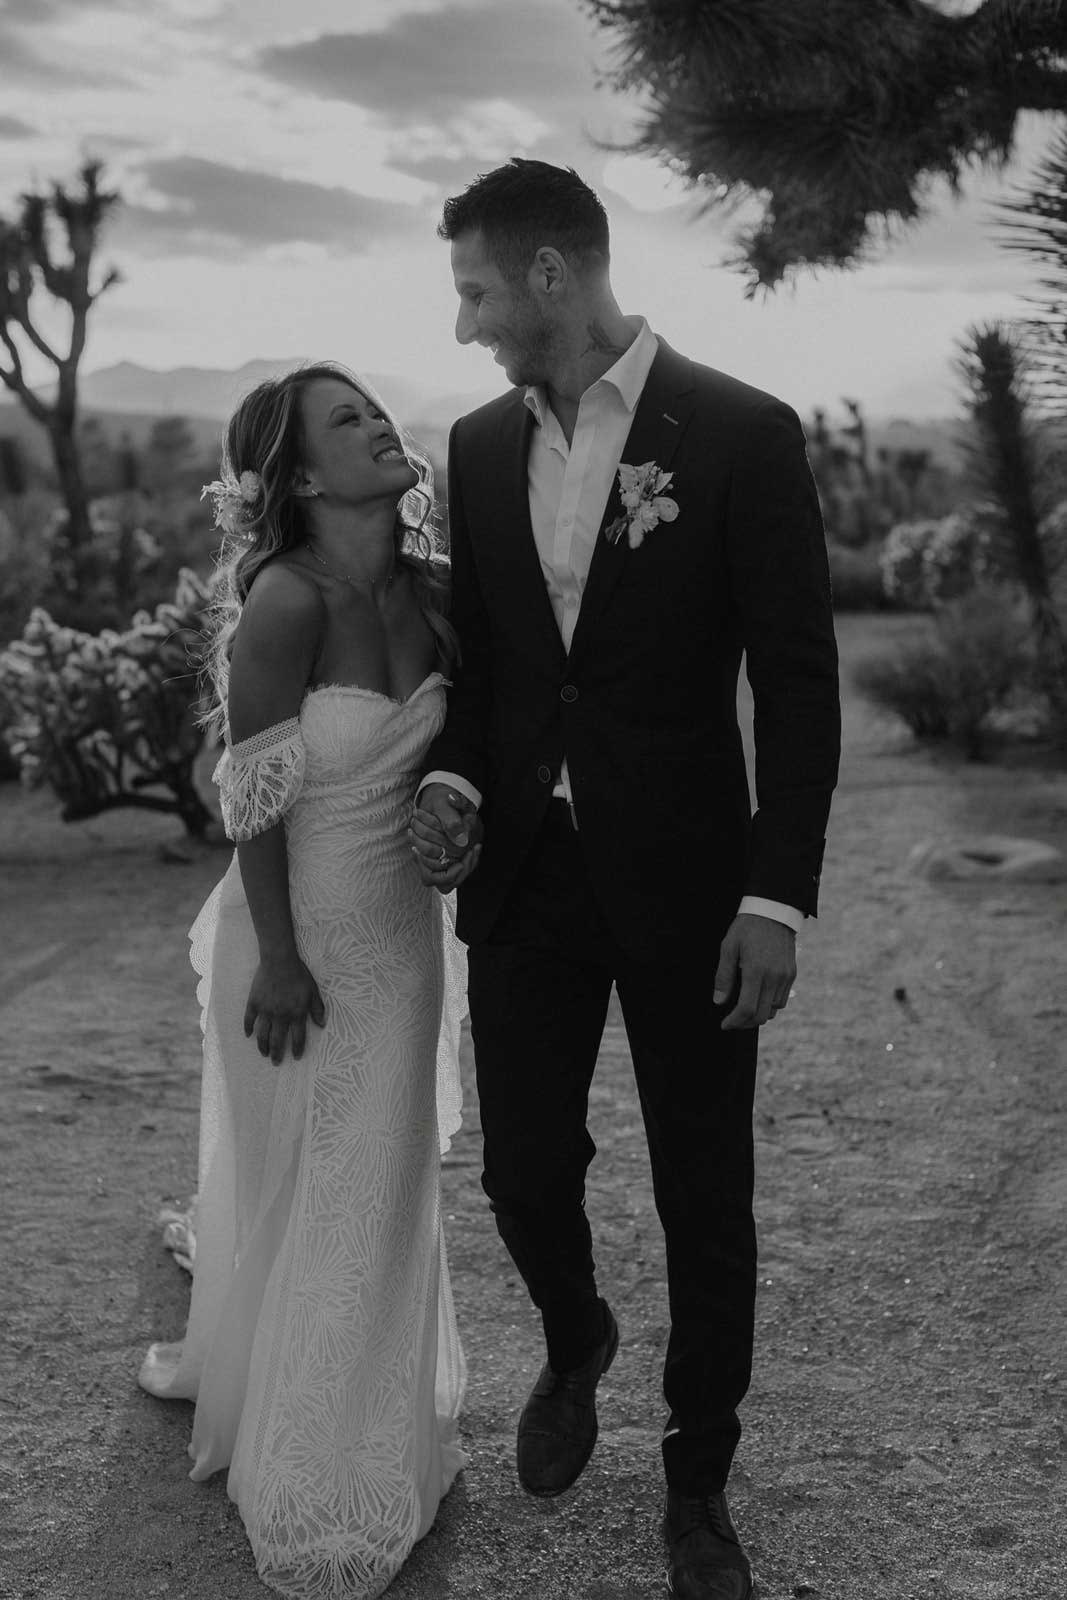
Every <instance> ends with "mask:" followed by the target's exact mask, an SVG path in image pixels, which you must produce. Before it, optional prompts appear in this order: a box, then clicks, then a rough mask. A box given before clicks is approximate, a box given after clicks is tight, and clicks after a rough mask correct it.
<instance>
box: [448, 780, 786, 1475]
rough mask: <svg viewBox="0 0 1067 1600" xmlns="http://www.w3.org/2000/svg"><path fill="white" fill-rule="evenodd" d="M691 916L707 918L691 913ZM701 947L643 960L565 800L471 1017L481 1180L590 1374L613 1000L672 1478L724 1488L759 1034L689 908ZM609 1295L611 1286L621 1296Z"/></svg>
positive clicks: (476, 979) (542, 1306) (741, 1366)
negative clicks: (605, 1035)
mask: <svg viewBox="0 0 1067 1600" xmlns="http://www.w3.org/2000/svg"><path fill="white" fill-rule="evenodd" d="M697 910H698V912H699V908H697ZM694 927H695V930H696V931H695V934H694V940H693V944H692V948H691V949H690V950H688V951H687V952H686V953H685V954H684V955H683V956H682V957H681V958H680V959H679V958H678V956H677V954H676V952H671V954H670V957H669V958H668V957H667V956H666V954H665V956H664V959H663V960H662V961H660V960H657V961H654V962H650V963H647V964H645V963H638V962H635V961H634V960H632V959H631V958H629V957H628V956H627V955H626V954H625V953H624V952H623V951H621V950H620V949H619V947H618V944H617V942H616V941H615V939H614V938H613V936H612V935H611V933H610V931H609V929H608V927H607V926H606V924H605V922H604V919H603V916H602V915H601V912H600V910H599V907H598V905H597V903H596V900H595V898H594V895H593V892H592V890H591V888H590V885H589V880H588V877H587V874H586V871H585V867H584V863H583V860H582V854H581V845H580V840H579V837H578V835H577V834H576V833H575V832H574V830H573V828H572V827H571V824H570V820H569V813H568V810H567V807H566V806H565V805H564V804H562V803H561V802H558V801H553V802H552V804H551V806H550V808H549V815H548V818H547V820H546V822H545V824H544V826H543V827H542V829H541V831H540V833H539V834H538V837H537V839H536V841H535V844H534V847H533V849H532V852H531V855H530V857H529V858H528V860H527V861H526V863H525V864H524V866H523V869H522V871H521V873H520V875H519V879H518V882H517V885H516V888H515V889H514V890H513V891H512V893H511V895H510V897H509V899H508V901H507V903H506V904H505V906H504V909H503V911H502V913H501V915H500V917H499V918H498V920H497V922H496V924H495V925H494V927H493V930H492V933H491V935H490V937H489V938H488V939H487V940H486V941H484V942H483V943H481V944H477V945H473V946H472V947H471V949H470V989H469V993H470V1013H471V1028H472V1033H473V1036H474V1046H475V1057H476V1062H477V1074H478V1094H479V1098H480V1102H481V1116H482V1130H483V1134H484V1138H485V1171H484V1174H483V1177H482V1182H483V1185H484V1187H485V1190H486V1193H487V1194H488V1196H489V1199H490V1202H491V1204H492V1209H493V1212H494V1214H495V1217H496V1223H497V1227H498V1229H499V1231H500V1235H501V1237H502V1239H503V1240H504V1243H505V1244H506V1246H507V1248H508V1250H509V1252H510V1253H511V1256H512V1258H513V1260H514V1262H515V1265H516V1266H517V1267H518V1269H519V1271H520V1273H521V1274H522V1276H523V1278H524V1280H525V1282H526V1284H527V1287H528V1288H529V1291H530V1294H531V1297H532V1299H533V1301H534V1304H535V1305H536V1306H537V1307H538V1308H539V1310H540V1312H541V1316H542V1321H543V1324H544V1331H545V1339H546V1343H547V1347H548V1359H549V1361H550V1362H551V1364H552V1366H553V1367H554V1368H556V1369H557V1370H566V1369H567V1368H569V1367H574V1366H578V1365H580V1364H581V1362H582V1361H583V1360H584V1359H585V1357H586V1356H587V1355H588V1354H589V1352H590V1350H591V1349H592V1347H593V1346H594V1345H595V1344H596V1343H597V1342H598V1340H599V1338H600V1336H601V1326H602V1313H601V1311H600V1308H599V1302H598V1298H597V1295H598V1289H597V1283H596V1277H595V1269H594V1262H593V1254H592V1241H591V1236H590V1229H589V1224H588V1222H587V1220H586V1214H585V1206H584V1195H585V1174H586V1169H587V1168H588V1166H589V1163H590V1161H591V1160H592V1158H593V1155H594V1154H595V1150H596V1147H595V1145H594V1143H593V1141H592V1139H591V1138H590V1135H589V1133H588V1131H587V1129H586V1112H587V1104H588V1094H589V1085H590V1083H591V1081H592V1076H593V1070H594V1067H595V1064H596V1057H597V1051H598V1049H599V1045H600V1039H601V1035H602V1032H603V1028H604V1021H605V1017H606V1015H607V1007H608V1000H609V998H610V994H611V986H612V982H614V983H615V986H616V988H617V991H618V995H619V1001H620V1004H621V1007H622V1013H623V1018H624V1021H625V1024H626V1032H627V1036H628V1038H629V1042H630V1050H631V1054H632V1056H633V1063H634V1073H635V1076H636V1079H637V1088H638V1093H639V1096H640V1101H641V1110H642V1114H643V1117H644V1123H645V1131H646V1135H647V1139H648V1148H649V1154H650V1158H651V1164H652V1180H653V1187H654V1192H655V1198H656V1206H657V1209H658V1212H659V1216H660V1220H661V1222H662V1224H663V1229H664V1234H665V1238H666V1249H667V1275H668V1287H669V1298H670V1316H671V1331H670V1339H669V1342H668V1346H667V1356H666V1363H665V1368H664V1380H663V1387H664V1394H665V1396H666V1400H667V1404H668V1406H669V1407H670V1412H671V1416H670V1419H669V1422H668V1427H667V1432H666V1433H665V1435H664V1440H663V1457H664V1466H665V1469H666V1475H667V1481H668V1483H669V1484H670V1485H671V1486H672V1487H674V1488H677V1489H680V1490H682V1491H683V1492H686V1493H702V1492H710V1491H712V1490H717V1489H721V1488H722V1487H723V1485H724V1484H725V1482H726V1477H727V1474H728V1472H729V1470H730V1462H731V1460H732V1457H733V1453H734V1450H735V1448H736V1446H737V1441H738V1439H739V1437H740V1433H741V1428H740V1423H739V1422H738V1419H737V1407H738V1405H739V1403H740V1401H741V1399H742V1397H743V1395H744V1393H745V1391H746V1389H747V1388H748V1383H749V1377H750V1373H751V1364H752V1330H753V1310H754V1302H755V1289H756V1237H755V1226H754V1223H753V1218H752V1182H753V1152H752V1098H753V1090H754V1086H755V1074H756V1034H755V1032H754V1031H746V1032H731V1033H723V1032H722V1031H721V1029H720V1028H719V1022H720V1021H721V1018H722V1016H723V1014H724V1010H725V1008H721V1009H720V1008H716V1007H713V1005H712V1000H711V988H712V979H713V977H714V971H715V963H716V961H717V958H718V945H719V941H720V939H721V937H722V934H723V932H724V931H725V926H724V925H723V926H716V925H714V924H713V923H712V922H711V921H710V919H702V918H701V917H700V916H699V915H697V916H696V917H695V919H694ZM609 1298H610V1293H609Z"/></svg>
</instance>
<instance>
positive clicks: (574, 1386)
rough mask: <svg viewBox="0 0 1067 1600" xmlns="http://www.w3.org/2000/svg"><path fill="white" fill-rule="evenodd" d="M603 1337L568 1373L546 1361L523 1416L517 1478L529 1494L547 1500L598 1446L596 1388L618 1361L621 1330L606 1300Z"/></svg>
mask: <svg viewBox="0 0 1067 1600" xmlns="http://www.w3.org/2000/svg"><path fill="white" fill-rule="evenodd" d="M600 1303H601V1305H602V1306H603V1307H604V1337H603V1339H602V1340H601V1342H600V1344H598V1345H597V1347H596V1349H595V1350H594V1351H593V1354H592V1355H591V1356H590V1357H589V1359H588V1360H587V1361H585V1362H583V1364H582V1365H581V1366H580V1367H575V1368H573V1370H572V1371H570V1372H554V1371H553V1369H552V1368H551V1367H550V1366H549V1364H548V1362H547V1361H546V1362H545V1365H544V1366H543V1367H542V1369H541V1376H540V1377H539V1378H538V1380H537V1382H536V1383H535V1384H534V1387H533V1390H532V1392H531V1394H530V1398H529V1400H527V1402H526V1405H525V1406H524V1408H523V1413H522V1416H521V1417H520V1418H519V1441H518V1471H519V1482H520V1483H521V1484H522V1486H523V1488H524V1489H525V1490H526V1492H527V1494H535V1495H539V1496H541V1497H543V1498H547V1497H548V1496H549V1495H556V1494H562V1493H563V1491H564V1490H565V1489H569V1488H570V1486H571V1484H572V1483H574V1482H575V1481H576V1479H577V1478H578V1477H579V1476H580V1474H581V1472H582V1470H583V1469H584V1467H585V1465H586V1463H587V1462H588V1460H589V1457H590V1456H591V1455H592V1454H593V1446H594V1445H595V1444H596V1435H597V1420H596V1386H597V1384H598V1383H599V1382H600V1379H601V1378H602V1377H603V1375H604V1373H605V1372H607V1370H608V1368H609V1367H610V1366H611V1363H612V1362H613V1361H614V1359H615V1352H616V1350H617V1349H618V1348H619V1329H618V1325H617V1323H616V1321H615V1318H614V1317H613V1316H612V1314H611V1310H610V1307H609V1306H608V1303H607V1301H606V1300H602V1301H601V1302H600Z"/></svg>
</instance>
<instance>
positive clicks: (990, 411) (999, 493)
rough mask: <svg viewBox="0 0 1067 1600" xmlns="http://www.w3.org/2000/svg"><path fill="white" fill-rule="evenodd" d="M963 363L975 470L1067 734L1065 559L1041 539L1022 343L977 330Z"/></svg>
mask: <svg viewBox="0 0 1067 1600" xmlns="http://www.w3.org/2000/svg"><path fill="white" fill-rule="evenodd" d="M959 364H960V370H961V372H962V374H963V377H964V379H965V381H966V384H967V387H968V391H969V395H968V409H969V410H970V413H971V416H972V418H973V421H974V429H975V439H974V452H973V454H974V463H975V468H976V471H977V473H978V474H979V475H980V477H981V478H982V479H983V480H984V484H985V487H986V489H987V491H988V493H989V495H990V498H991V499H992V500H993V502H994V504H995V505H996V506H997V508H998V510H999V511H1000V513H1001V517H1002V522H1003V530H1004V535H1005V538H1006V541H1007V544H1008V557H1009V564H1010V567H1011V569H1012V570H1014V572H1015V574H1016V576H1017V577H1018V579H1019V582H1020V583H1021V584H1022V586H1023V588H1024V589H1025V590H1026V594H1027V596H1028V598H1029V601H1030V613H1031V616H1032V618H1033V624H1034V642H1035V646H1036V653H1037V663H1038V670H1039V673H1040V678H1041V685H1042V688H1043V689H1044V690H1045V692H1046V694H1047V695H1048V698H1049V703H1050V704H1051V706H1052V709H1053V712H1054V715H1055V718H1056V721H1057V724H1058V726H1059V728H1060V729H1061V730H1067V638H1065V636H1064V628H1063V622H1062V619H1061V618H1060V616H1059V613H1058V611H1057V608H1056V604H1055V599H1054V594H1053V579H1054V573H1055V568H1056V564H1057V562H1058V560H1060V559H1062V556H1063V552H1062V551H1059V550H1052V549H1050V548H1049V539H1048V537H1047V536H1045V535H1043V532H1042V512H1043V510H1045V509H1047V508H1046V507H1044V506H1043V504H1042V500H1043V493H1042V491H1043V483H1042V461H1041V456H1040V443H1039V435H1038V432H1037V429H1036V427H1035V423H1034V418H1033V416H1032V414H1031V408H1030V404H1029V399H1030V394H1029V391H1030V374H1029V371H1028V367H1027V361H1026V357H1025V354H1024V352H1023V349H1022V347H1021V342H1020V337H1019V335H1018V333H1017V332H1015V331H1014V330H1012V329H1011V328H1009V327H1008V326H1006V325H1004V324H1002V323H990V324H988V325H987V326H985V327H972V328H970V329H969V330H968V332H967V336H966V338H965V340H964V342H963V344H962V347H961V356H960V363H959Z"/></svg>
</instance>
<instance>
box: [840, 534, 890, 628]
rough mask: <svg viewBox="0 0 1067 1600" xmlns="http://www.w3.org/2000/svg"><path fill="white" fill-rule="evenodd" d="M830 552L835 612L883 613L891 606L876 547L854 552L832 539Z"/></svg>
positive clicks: (870, 546)
mask: <svg viewBox="0 0 1067 1600" xmlns="http://www.w3.org/2000/svg"><path fill="white" fill-rule="evenodd" d="M826 550H827V555H828V556H829V558H830V586H831V589H832V591H833V597H834V610H835V611H880V610H883V609H884V608H885V607H886V606H887V605H888V604H889V602H888V600H887V598H886V594H885V589H884V587H883V584H882V567H881V562H880V558H879V552H878V549H877V547H876V546H873V545H868V546H867V547H866V548H865V549H862V550H852V549H849V548H848V546H846V545H842V544H837V543H836V542H834V541H832V540H831V541H829V542H828V544H827V547H826Z"/></svg>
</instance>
